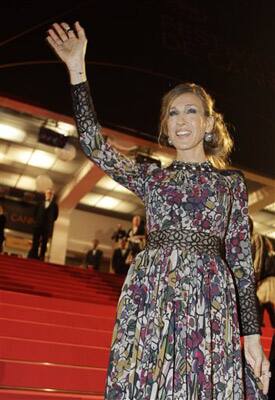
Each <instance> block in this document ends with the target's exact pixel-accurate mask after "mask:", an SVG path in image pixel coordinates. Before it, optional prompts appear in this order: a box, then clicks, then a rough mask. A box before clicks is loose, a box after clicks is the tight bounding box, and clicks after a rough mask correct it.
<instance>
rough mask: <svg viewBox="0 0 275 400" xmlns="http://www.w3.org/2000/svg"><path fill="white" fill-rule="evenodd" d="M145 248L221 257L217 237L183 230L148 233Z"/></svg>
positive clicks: (220, 245)
mask: <svg viewBox="0 0 275 400" xmlns="http://www.w3.org/2000/svg"><path fill="white" fill-rule="evenodd" d="M146 247H147V248H149V249H157V248H166V247H167V248H177V249H181V250H183V251H184V250H186V251H188V252H193V253H201V254H209V255H214V256H220V255H222V243H221V239H220V238H219V237H217V236H211V235H209V234H207V233H203V232H193V231H190V230H183V229H181V230H177V229H167V230H160V231H154V232H150V233H149V234H148V237H147V243H146Z"/></svg>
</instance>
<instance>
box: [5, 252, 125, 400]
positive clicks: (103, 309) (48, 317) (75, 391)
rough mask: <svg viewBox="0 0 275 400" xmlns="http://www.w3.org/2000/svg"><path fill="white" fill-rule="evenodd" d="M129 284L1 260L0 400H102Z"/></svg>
mask: <svg viewBox="0 0 275 400" xmlns="http://www.w3.org/2000/svg"><path fill="white" fill-rule="evenodd" d="M122 283H123V278H121V277H117V276H114V275H109V274H104V273H98V272H95V271H93V270H89V271H86V270H82V269H80V268H76V267H67V266H58V265H53V264H45V263H42V262H39V261H33V260H25V259H19V258H15V257H8V256H0V399H1V400H17V399H18V400H19V399H20V400H38V399H39V400H40V399H41V400H42V399H43V400H49V399H51V400H59V399H79V400H80V399H81V400H84V399H94V400H96V399H103V391H104V385H105V377H106V370H107V365H108V357H109V347H110V343H111V336H112V330H113V325H114V318H115V311H116V303H117V300H118V297H119V294H120V289H121V286H122Z"/></svg>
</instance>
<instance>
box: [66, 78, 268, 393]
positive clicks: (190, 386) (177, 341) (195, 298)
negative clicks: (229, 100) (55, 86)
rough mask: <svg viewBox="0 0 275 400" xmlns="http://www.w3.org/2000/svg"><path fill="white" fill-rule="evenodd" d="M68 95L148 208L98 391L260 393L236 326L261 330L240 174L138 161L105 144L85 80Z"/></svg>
mask: <svg viewBox="0 0 275 400" xmlns="http://www.w3.org/2000/svg"><path fill="white" fill-rule="evenodd" d="M72 97H73V106H74V113H75V118H76V124H77V128H78V132H79V135H80V144H81V147H82V149H83V151H84V152H85V154H86V155H87V156H88V157H89V158H91V159H92V160H93V162H95V163H96V164H97V165H98V166H99V167H101V168H102V169H103V170H104V171H105V172H106V173H107V174H109V175H110V176H111V177H112V178H113V179H115V180H116V181H117V182H119V183H120V184H122V185H124V186H125V187H127V188H128V189H130V190H132V191H133V192H134V193H136V194H137V195H138V196H139V197H140V198H141V199H142V200H143V201H144V204H145V208H146V226H147V233H148V239H149V241H148V245H147V246H146V248H145V249H144V250H143V251H142V252H140V253H139V254H138V255H137V257H136V258H135V260H134V262H133V263H132V265H131V267H130V269H129V272H128V275H127V277H126V280H125V282H124V285H123V288H122V292H121V296H120V299H119V303H118V309H117V317H116V323H115V328H114V333H113V339H112V345H111V353H110V362H109V368H108V376H107V383H106V392H105V399H106V400H130V399H132V400H184V399H188V400H210V399H213V400H233V399H234V400H243V399H247V400H252V399H253V400H254V399H265V398H266V397H265V396H264V395H263V393H262V390H261V384H260V381H259V380H258V379H256V378H255V377H254V375H253V371H252V370H251V368H250V367H249V366H248V365H246V363H245V362H244V361H243V360H242V354H241V347H240V329H241V331H242V334H243V335H250V334H255V333H259V331H260V328H259V323H258V319H257V311H256V301H255V287H254V277H253V269H252V260H251V250H250V238H249V229H248V214H247V212H248V209H247V190H246V185H245V182H244V178H243V175H242V174H241V173H240V172H239V171H234V170H218V169H215V168H214V167H213V166H212V165H211V164H210V162H204V163H200V164H196V163H183V162H179V161H174V162H173V163H172V164H171V166H170V167H167V168H159V167H158V166H157V165H154V164H153V165H144V164H138V163H136V162H134V161H133V160H130V159H128V158H127V157H124V156H123V155H121V154H119V153H118V152H117V151H116V150H115V149H113V148H112V147H111V146H110V145H109V144H108V143H106V141H105V139H104V138H103V136H102V134H101V128H100V125H99V124H98V122H97V117H96V114H95V110H94V107H93V103H92V99H91V96H90V92H89V86H88V84H87V83H82V84H79V85H75V86H72ZM218 246H219V247H218ZM247 307H249V310H248V309H247Z"/></svg>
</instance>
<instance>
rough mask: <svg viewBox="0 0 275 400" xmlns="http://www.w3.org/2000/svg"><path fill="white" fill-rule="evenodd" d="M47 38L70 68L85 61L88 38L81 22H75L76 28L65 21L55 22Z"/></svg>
mask: <svg viewBox="0 0 275 400" xmlns="http://www.w3.org/2000/svg"><path fill="white" fill-rule="evenodd" d="M46 40H47V42H48V43H49V45H50V46H51V47H52V49H53V50H54V51H55V53H56V54H57V55H58V57H59V58H60V59H61V61H63V62H64V63H65V64H66V66H67V67H68V68H69V69H73V68H75V67H76V66H78V65H79V64H80V63H82V62H84V58H85V52H86V46H87V38H86V35H85V31H84V29H83V28H82V27H81V26H80V24H79V22H76V23H75V24H74V30H73V29H70V27H69V25H68V24H67V23H65V22H62V23H61V24H57V23H55V24H53V25H52V28H51V29H49V31H48V36H47V38H46Z"/></svg>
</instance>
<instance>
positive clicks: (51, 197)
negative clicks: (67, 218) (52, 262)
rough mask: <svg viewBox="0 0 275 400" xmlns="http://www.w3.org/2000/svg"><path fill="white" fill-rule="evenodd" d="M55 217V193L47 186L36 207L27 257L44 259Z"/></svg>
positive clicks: (56, 212)
mask: <svg viewBox="0 0 275 400" xmlns="http://www.w3.org/2000/svg"><path fill="white" fill-rule="evenodd" d="M57 218H58V205H57V203H56V199H55V193H54V190H53V189H52V188H48V189H47V190H46V191H45V193H44V198H43V200H42V201H41V202H40V203H39V204H38V206H37V208H36V213H35V227H34V231H33V238H32V247H31V249H30V251H29V254H28V258H34V259H39V260H42V261H44V259H45V254H46V251H47V244H48V240H49V239H50V238H51V236H52V233H53V228H54V223H55V221H56V219H57Z"/></svg>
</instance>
